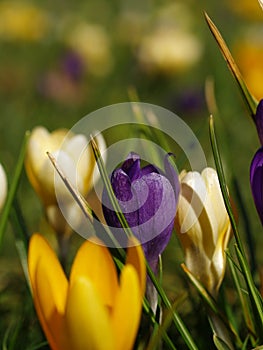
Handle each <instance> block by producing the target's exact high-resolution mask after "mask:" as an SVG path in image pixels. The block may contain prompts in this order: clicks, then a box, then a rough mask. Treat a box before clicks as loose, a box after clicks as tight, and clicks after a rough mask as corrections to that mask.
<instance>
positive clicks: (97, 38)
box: [65, 22, 113, 76]
mask: <svg viewBox="0 0 263 350" xmlns="http://www.w3.org/2000/svg"><path fill="white" fill-rule="evenodd" d="M65 41H66V44H67V45H68V46H69V47H70V48H71V49H72V50H73V51H75V52H76V53H78V54H79V55H80V57H82V59H83V61H84V63H85V64H86V65H87V69H88V71H89V72H90V73H91V74H93V75H95V76H105V75H107V74H108V73H109V72H110V71H111V69H112V64H113V57H112V54H111V50H110V38H109V36H108V34H107V32H106V30H105V29H104V28H103V27H102V26H100V25H98V24H96V25H95V24H90V23H86V22H79V23H78V24H77V25H76V26H75V27H74V26H71V27H70V32H69V33H68V34H67V35H66V38H65Z"/></svg>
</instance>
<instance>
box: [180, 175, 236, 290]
mask: <svg viewBox="0 0 263 350" xmlns="http://www.w3.org/2000/svg"><path fill="white" fill-rule="evenodd" d="M175 223H176V229H177V233H178V237H179V239H180V241H181V244H182V246H183V248H184V251H185V263H186V266H187V268H188V269H189V270H190V271H191V273H192V274H193V275H194V276H195V277H196V278H198V279H199V280H200V281H201V283H202V284H203V285H204V286H205V287H206V288H207V290H208V291H209V292H210V293H211V294H212V295H214V296H216V295H217V293H218V289H219V287H220V285H221V283H222V280H223V277H224V273H225V266H226V256H225V249H226V247H227V244H228V242H229V239H230V231H231V226H230V220H229V217H228V214H227V211H226V208H225V204H224V201H223V197H222V194H221V190H220V185H219V181H218V177H217V173H216V171H215V170H214V169H212V168H206V169H204V170H203V172H202V173H201V174H200V173H198V172H195V171H194V172H188V173H186V172H185V173H183V174H182V175H181V194H180V198H179V203H178V209H177V215H176V220H175Z"/></svg>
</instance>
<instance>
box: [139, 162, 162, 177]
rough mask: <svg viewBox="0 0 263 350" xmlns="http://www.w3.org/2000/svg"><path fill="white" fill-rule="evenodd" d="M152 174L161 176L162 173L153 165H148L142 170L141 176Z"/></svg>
mask: <svg viewBox="0 0 263 350" xmlns="http://www.w3.org/2000/svg"><path fill="white" fill-rule="evenodd" d="M150 173H157V174H160V171H159V170H158V169H157V168H156V167H155V166H154V165H152V164H149V165H146V166H145V167H143V168H142V170H141V176H144V175H147V174H150Z"/></svg>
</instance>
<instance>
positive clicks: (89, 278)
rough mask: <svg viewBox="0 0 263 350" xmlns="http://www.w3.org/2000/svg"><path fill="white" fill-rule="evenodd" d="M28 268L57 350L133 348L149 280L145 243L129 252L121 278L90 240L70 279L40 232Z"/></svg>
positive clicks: (37, 304)
mask: <svg viewBox="0 0 263 350" xmlns="http://www.w3.org/2000/svg"><path fill="white" fill-rule="evenodd" d="M97 243H99V242H97ZM133 244H135V243H134V242H133ZM28 269H29V277H30V282H31V287H32V294H33V299H34V304H35V308H36V311H37V315H38V318H39V320H40V323H41V326H42V328H43V330H44V333H45V335H46V338H47V340H48V342H49V345H50V347H51V349H52V350H72V349H74V350H83V349H94V350H105V349H107V350H129V349H132V347H133V344H134V340H135V337H136V334H137V330H138V327H139V322H140V316H141V308H142V298H143V294H144V289H145V279H146V268H145V260H144V255H143V251H142V249H141V246H140V245H136V244H135V245H134V246H133V247H131V248H129V249H128V252H127V258H126V264H125V265H124V267H123V268H122V271H121V274H120V280H118V274H117V270H116V267H115V265H114V262H113V259H112V257H111V255H110V252H109V250H108V249H107V248H106V247H105V246H102V245H100V244H96V243H92V242H91V241H85V242H84V243H83V244H82V246H81V247H80V248H79V250H78V252H77V254H76V257H75V259H74V262H73V266H72V268H71V273H70V277H69V280H68V279H67V277H66V276H65V274H64V272H63V270H62V268H61V265H60V263H59V261H58V259H57V257H56V255H55V253H54V251H53V250H52V249H51V247H50V246H49V244H48V243H47V241H46V240H45V239H44V238H43V236H41V235H40V234H34V235H33V236H32V237H31V240H30V244H29V252H28Z"/></svg>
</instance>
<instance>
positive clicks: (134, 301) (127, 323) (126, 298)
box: [112, 265, 142, 350]
mask: <svg viewBox="0 0 263 350" xmlns="http://www.w3.org/2000/svg"><path fill="white" fill-rule="evenodd" d="M141 309H142V297H141V288H140V282H139V279H138V275H137V272H136V270H135V268H134V267H133V266H131V265H126V266H124V267H123V269H122V272H121V279H120V288H119V290H118V293H117V295H116V302H115V305H114V308H113V312H112V327H113V332H114V335H115V336H114V337H115V346H116V347H115V350H130V349H132V347H133V344H134V341H135V338H136V334H137V331H138V328H139V323H140V318H141Z"/></svg>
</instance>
